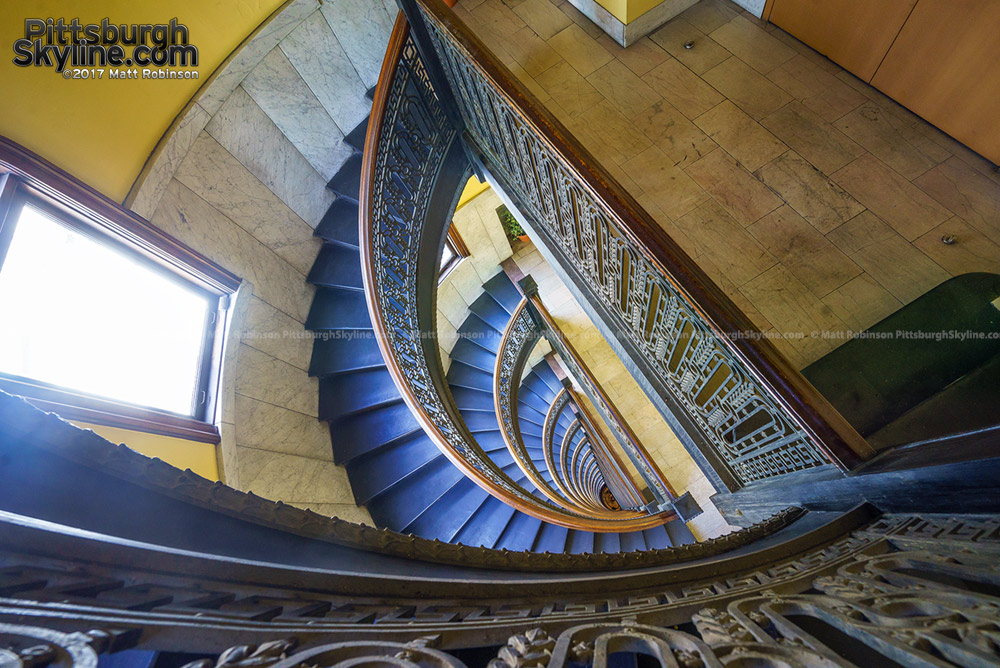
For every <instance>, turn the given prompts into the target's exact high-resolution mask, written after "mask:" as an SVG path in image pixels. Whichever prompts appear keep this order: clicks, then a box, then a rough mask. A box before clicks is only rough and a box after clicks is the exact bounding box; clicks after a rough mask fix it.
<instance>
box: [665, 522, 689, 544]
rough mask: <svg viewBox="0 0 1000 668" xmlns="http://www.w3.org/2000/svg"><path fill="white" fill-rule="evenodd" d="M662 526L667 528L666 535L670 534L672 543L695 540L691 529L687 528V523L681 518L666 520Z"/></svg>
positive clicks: (685, 542)
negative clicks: (671, 520)
mask: <svg viewBox="0 0 1000 668" xmlns="http://www.w3.org/2000/svg"><path fill="white" fill-rule="evenodd" d="M664 527H665V528H666V530H667V535H668V536H670V543H671V544H672V545H688V544H690V543H695V542H697V541H696V540H695V537H694V534H693V533H691V529H688V526H687V524H685V523H684V522H682V521H681V520H674V521H673V522H667V523H666V524H665V525H664Z"/></svg>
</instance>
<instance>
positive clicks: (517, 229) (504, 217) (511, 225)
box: [497, 204, 527, 237]
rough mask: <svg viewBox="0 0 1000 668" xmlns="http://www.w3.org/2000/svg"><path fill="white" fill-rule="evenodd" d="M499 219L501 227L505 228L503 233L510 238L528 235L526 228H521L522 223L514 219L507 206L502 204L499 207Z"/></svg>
mask: <svg viewBox="0 0 1000 668" xmlns="http://www.w3.org/2000/svg"><path fill="white" fill-rule="evenodd" d="M497 217H498V218H500V225H501V226H503V231H504V232H506V233H507V234H508V235H509V236H511V237H523V236H525V235H526V234H527V232H525V231H524V228H523V227H521V223H519V222H517V219H516V218H514V216H513V214H511V212H510V211H509V210H508V209H507V207H506V206H504V205H502V204H501V205H500V206H498V207H497Z"/></svg>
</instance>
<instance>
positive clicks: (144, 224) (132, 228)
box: [0, 137, 240, 443]
mask: <svg viewBox="0 0 1000 668" xmlns="http://www.w3.org/2000/svg"><path fill="white" fill-rule="evenodd" d="M11 179H13V182H12V181H11ZM0 185H2V191H0V264H2V260H3V257H2V255H3V252H5V249H6V243H7V242H9V237H10V235H11V234H12V231H13V228H14V226H13V225H11V224H7V223H9V222H10V221H7V220H6V219H7V217H8V213H9V208H10V206H11V204H12V202H20V201H22V199H24V200H26V201H31V202H32V204H33V205H37V206H40V207H42V208H44V209H46V210H49V211H51V212H52V214H53V215H55V216H57V217H59V218H60V219H61V220H63V221H64V222H65V223H66V224H67V225H70V226H72V227H74V228H76V229H78V230H79V231H80V232H81V233H83V234H89V235H97V236H100V237H102V238H108V239H111V240H112V241H114V242H115V243H116V244H117V245H118V246H119V247H120V248H121V250H122V251H123V252H128V253H135V254H137V255H138V256H140V257H141V258H143V260H144V261H148V262H150V263H152V264H153V265H155V266H157V267H160V268H162V269H164V270H166V271H168V272H170V273H171V274H173V275H175V276H178V277H180V278H181V279H182V280H184V281H185V282H186V283H188V284H190V285H192V287H195V288H197V289H200V290H202V291H204V292H206V293H208V294H209V295H214V296H215V297H217V298H218V301H219V308H218V309H217V310H216V312H215V314H214V315H215V317H214V319H213V320H212V321H211V323H209V324H207V325H206V326H207V327H208V333H207V334H206V342H205V346H206V348H205V354H204V359H203V362H202V368H201V370H200V371H199V378H200V383H201V389H203V390H204V391H205V401H204V402H203V406H204V408H203V409H202V410H200V411H199V414H198V415H197V416H182V415H176V414H173V413H168V412H165V411H159V410H156V409H152V408H146V407H142V406H137V405H134V404H129V403H126V402H121V401H116V400H112V399H106V398H102V397H97V396H94V395H90V394H87V393H85V392H80V391H76V390H72V389H69V388H62V387H58V386H55V385H52V384H49V383H44V382H41V381H37V380H33V379H30V378H23V377H18V376H13V375H8V374H3V373H0V389H3V390H5V391H7V392H10V393H11V394H17V395H19V396H23V397H25V398H26V399H27V400H28V401H30V402H31V403H33V404H34V405H36V406H38V407H39V408H42V409H44V410H47V411H52V412H55V413H58V414H59V415H60V416H61V417H63V418H66V419H74V420H83V421H86V422H91V423H94V424H101V425H106V426H110V427H120V428H123V429H130V430H134V431H141V432H145V433H150V434H158V435H162V436H172V437H175V438H182V439H185V440H191V441H198V442H203V443H218V442H219V440H220V438H219V431H218V428H217V427H216V426H215V425H214V424H212V420H213V418H214V414H213V413H214V411H213V410H212V407H213V406H215V403H216V402H215V399H216V398H217V390H218V388H217V387H216V385H217V381H218V375H219V365H220V363H221V342H222V334H223V333H224V320H225V317H224V316H225V313H224V310H225V307H226V306H227V303H228V297H229V295H231V294H233V293H235V292H236V290H237V289H238V287H239V285H240V279H239V277H237V276H236V275H234V274H232V273H231V272H229V271H227V270H226V269H224V268H222V267H220V266H219V265H217V264H215V263H214V262H212V261H211V260H209V259H208V258H207V257H205V256H203V255H201V254H200V253H198V252H197V251H195V250H194V249H193V248H191V247H189V246H187V245H185V244H183V243H181V242H180V241H178V240H177V239H175V238H173V237H172V236H170V235H168V234H166V233H164V232H163V231H161V230H159V229H158V228H156V227H155V226H153V225H152V224H151V223H150V222H149V221H147V220H145V219H144V218H142V217H141V216H139V215H138V214H136V213H134V212H132V211H130V210H128V209H126V208H124V207H123V206H121V205H120V204H118V203H117V202H115V201H113V200H111V199H110V198H108V197H106V196H104V195H102V194H101V193H99V192H97V191H96V190H94V189H93V188H91V187H90V186H88V185H86V184H85V183H83V182H82V181H80V180H78V179H76V178H75V177H73V176H72V175H70V174H68V173H66V172H65V171H64V170H62V169H60V168H59V167H57V166H55V165H53V164H52V163H51V162H49V161H47V160H45V159H44V158H42V157H41V156H39V155H37V154H35V153H33V152H31V151H29V150H28V149H26V148H25V147H23V146H21V145H20V144H17V143H16V142H13V141H11V140H9V139H7V138H6V137H0ZM150 352H151V354H153V353H154V351H150Z"/></svg>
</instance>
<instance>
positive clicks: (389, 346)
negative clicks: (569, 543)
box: [360, 16, 676, 532]
mask: <svg viewBox="0 0 1000 668" xmlns="http://www.w3.org/2000/svg"><path fill="white" fill-rule="evenodd" d="M445 95H446V91H440V90H435V88H434V84H433V81H432V78H431V76H429V73H428V69H427V67H425V64H424V61H423V60H422V59H421V57H420V54H419V53H418V50H417V45H416V42H415V41H414V39H413V36H412V35H411V32H410V30H409V28H408V26H407V23H406V21H405V19H403V18H402V16H400V18H399V19H398V20H397V23H396V26H395V29H394V31H393V34H392V37H391V40H390V44H389V47H388V50H387V54H386V58H385V61H384V64H383V69H382V73H381V76H380V78H379V84H378V88H377V90H376V94H375V100H374V104H373V107H372V114H371V120H370V122H369V127H368V134H367V136H366V139H365V153H364V158H363V166H362V176H361V189H360V218H361V225H360V243H361V258H362V273H363V276H364V287H365V292H366V296H367V301H368V308H369V312H370V314H371V320H372V323H373V326H374V328H375V331H376V337H377V339H378V342H379V346H380V348H381V351H382V355H383V357H384V358H385V360H386V365H387V367H388V369H389V372H390V374H391V375H392V377H393V381H394V382H395V384H396V386H397V387H398V388H399V390H400V394H401V395H402V396H403V399H404V401H405V402H406V404H407V406H408V407H409V409H410V411H411V412H412V413H413V415H414V416H416V418H417V420H418V421H419V422H420V424H421V427H422V428H423V429H424V431H425V432H426V433H427V434H428V436H429V437H430V438H431V439H432V441H433V442H434V443H435V445H436V446H437V447H438V448H439V449H440V450H441V451H442V453H444V454H445V455H446V456H447V457H448V458H449V460H450V461H451V462H452V463H453V464H454V465H455V466H456V467H458V468H459V470H461V471H462V472H463V473H464V474H465V475H466V476H467V477H469V478H470V479H471V480H473V481H474V482H475V483H476V484H478V485H479V486H480V487H482V488H483V489H485V490H486V491H488V492H489V493H490V494H492V495H494V496H495V497H497V498H499V499H501V500H503V501H504V502H505V503H507V504H509V505H511V506H513V507H514V508H516V509H518V510H520V511H522V512H524V513H526V514H528V515H531V516H532V517H536V518H538V519H541V520H543V521H545V522H550V523H552V524H557V525H559V526H564V527H569V528H573V529H583V530H588V531H597V532H621V531H635V530H640V529H645V528H649V527H652V526H657V525H659V524H663V523H664V522H667V521H669V520H672V519H674V518H675V517H676V515H675V514H674V513H673V512H672V511H668V512H664V513H659V514H656V515H647V514H641V515H638V516H637V514H635V513H619V514H614V515H613V514H611V513H599V512H597V511H589V512H581V511H580V510H579V509H569V508H564V507H562V506H560V505H558V504H556V503H553V502H552V501H551V500H546V499H541V498H538V497H536V496H535V495H533V494H531V493H530V492H528V491H527V490H525V489H524V488H523V487H521V486H520V485H518V484H516V483H515V482H514V481H513V480H511V478H510V477H509V476H507V475H506V474H505V473H504V471H503V470H502V469H501V468H500V466H498V465H497V464H496V463H495V462H493V460H492V459H491V458H490V457H489V456H488V455H486V453H485V452H484V451H483V449H482V448H481V447H480V446H479V444H478V443H477V442H476V439H475V437H474V436H473V434H472V433H471V432H470V431H469V429H468V427H467V426H466V425H465V423H464V421H463V419H462V417H461V415H460V414H459V412H458V409H457V408H456V406H455V402H454V400H453V398H452V397H451V393H450V390H449V388H448V386H447V383H446V381H445V379H444V374H443V372H442V368H441V364H440V362H439V360H438V357H437V355H438V347H437V344H436V341H434V339H433V337H432V336H425V335H424V334H423V333H425V332H428V333H433V332H435V331H436V327H435V313H434V312H433V309H432V305H433V303H434V298H433V290H434V289H435V287H436V282H435V281H434V280H433V278H434V277H435V276H436V267H437V259H438V258H439V257H440V252H441V244H442V243H443V242H444V234H445V230H446V228H447V225H448V221H449V216H450V213H451V211H452V210H453V209H454V202H455V199H456V197H457V193H458V191H459V189H460V185H461V184H462V183H463V180H464V178H467V175H468V160H467V158H466V157H465V154H464V152H463V148H462V145H461V142H460V141H459V139H458V130H457V129H456V126H455V125H454V124H453V122H452V119H451V118H449V115H448V113H447V112H446V110H445V106H444V105H443V104H442V101H441V98H442V97H443V96H445Z"/></svg>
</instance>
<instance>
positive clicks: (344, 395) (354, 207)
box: [306, 121, 694, 553]
mask: <svg viewBox="0 0 1000 668" xmlns="http://www.w3.org/2000/svg"><path fill="white" fill-rule="evenodd" d="M366 128H367V121H366V122H365V123H363V124H362V125H361V126H359V127H358V128H357V129H356V130H355V131H353V132H351V133H350V134H349V135H348V136H347V137H346V138H345V141H347V142H348V143H349V144H350V145H351V146H352V148H353V149H354V150H355V154H354V155H353V156H352V157H351V158H349V159H348V160H347V161H346V162H345V163H344V164H343V166H342V167H341V168H340V170H339V171H338V173H337V174H336V175H335V176H334V177H333V178H332V179H331V180H330V182H329V184H328V188H330V190H332V191H333V192H334V193H335V194H336V196H337V198H336V200H335V201H334V202H333V204H332V205H331V206H330V209H329V211H328V212H327V214H326V216H325V217H324V219H323V221H322V223H321V224H320V225H319V226H318V227H317V228H316V234H317V235H318V236H319V237H321V238H322V239H323V242H324V244H323V248H322V250H321V252H320V254H319V256H318V257H317V259H316V262H315V264H314V265H313V268H312V271H311V272H310V273H309V277H308V278H309V281H310V282H311V283H313V284H314V285H316V287H317V290H316V295H315V297H314V300H313V305H312V309H311V311H310V314H309V318H308V320H307V323H306V326H307V327H308V328H309V329H310V330H312V331H313V332H314V333H315V334H316V339H315V343H314V346H313V357H312V362H311V365H310V374H311V375H313V376H316V377H318V378H319V382H320V415H319V417H320V419H321V420H326V421H329V424H330V435H331V442H332V445H333V454H334V461H335V462H336V463H338V464H342V465H344V466H345V467H346V469H347V472H348V476H349V478H350V482H351V488H352V490H353V492H354V496H355V501H356V502H357V503H358V504H359V505H365V506H366V507H367V508H368V511H369V513H370V514H371V517H372V520H373V521H374V522H375V523H376V525H377V526H379V527H386V528H389V529H392V530H393V531H398V532H401V533H412V534H414V535H417V536H421V537H424V538H430V539H438V540H441V541H444V542H452V543H462V544H465V545H476V546H484V547H490V548H497V549H502V548H506V549H508V550H518V551H523V550H528V551H536V552H546V551H548V552H553V553H557V552H573V553H580V552H602V551H603V552H617V551H619V550H620V549H622V546H623V545H624V546H627V547H628V549H629V550H631V549H647V548H653V547H657V548H658V547H669V546H672V545H681V544H685V543H689V542H693V541H694V536H693V535H692V534H691V532H690V530H689V529H688V528H687V526H686V525H685V524H684V523H683V522H682V521H681V520H679V519H674V520H671V521H670V522H668V523H666V524H665V525H661V526H657V527H653V528H648V529H643V530H639V531H635V532H627V533H621V534H619V533H618V532H593V531H583V530H576V529H569V528H566V527H561V526H556V525H553V524H550V523H547V522H543V521H542V520H540V519H537V518H535V517H531V516H529V515H527V514H525V513H523V512H520V511H518V510H516V509H514V508H513V507H511V506H510V505H508V504H506V503H504V502H503V501H501V500H500V499H498V498H496V497H494V496H492V495H490V494H489V493H487V492H486V491H484V490H483V489H481V488H480V487H479V486H478V485H476V484H475V483H474V482H473V481H471V480H470V479H468V478H467V477H466V476H465V475H463V473H462V472H461V471H460V470H459V469H458V468H456V467H455V466H454V465H453V464H452V463H451V462H450V461H449V459H448V458H447V457H446V456H445V455H444V454H442V452H441V451H440V450H439V449H438V448H437V447H436V446H435V444H434V443H433V442H432V441H431V439H430V438H429V437H428V436H427V435H426V434H425V432H424V431H423V429H422V428H421V427H420V424H419V422H418V421H417V419H416V418H415V417H414V416H413V415H412V413H411V412H410V410H409V408H408V406H407V405H406V403H405V402H404V401H403V398H402V396H401V395H400V393H399V391H398V389H397V387H396V385H395V384H394V382H393V379H392V376H391V374H390V373H389V371H388V369H387V367H386V364H385V361H384V360H383V358H382V355H381V353H380V351H379V347H378V343H377V341H376V337H375V331H374V328H373V326H372V323H371V319H370V315H369V311H368V307H367V304H366V302H365V294H364V291H363V279H362V268H361V261H360V256H359V253H360V250H359V239H358V222H357V221H358V215H359V212H358V206H359V190H360V184H361V167H362V160H361V153H360V151H361V150H362V149H363V142H364V139H363V138H364V134H365V129H366ZM482 289H483V292H482V294H481V295H480V296H479V298H478V299H476V300H475V302H474V303H473V304H472V305H471V307H470V310H471V313H470V314H469V315H468V317H467V318H466V320H465V321H464V322H463V323H462V325H461V327H460V328H459V330H458V335H459V340H458V341H457V343H456V344H455V346H454V348H453V349H452V351H451V364H450V367H449V371H448V374H447V382H448V386H449V390H450V392H451V395H452V397H453V398H454V401H455V405H456V407H457V408H458V410H459V412H460V414H461V416H462V419H463V420H464V421H465V423H466V425H467V426H468V428H469V429H470V431H471V432H472V433H473V434H474V437H475V439H476V441H477V443H478V444H479V446H480V447H481V448H482V449H483V451H484V452H485V453H486V455H487V456H488V457H489V458H490V459H491V460H492V461H493V462H494V463H495V464H496V465H497V466H498V467H499V468H500V469H501V470H503V471H504V473H506V474H508V475H509V476H510V477H511V478H512V479H513V480H514V481H515V482H516V483H517V484H519V485H521V486H523V487H524V488H525V489H527V490H528V491H530V492H532V493H533V494H535V495H536V496H538V497H540V498H541V494H540V492H539V491H538V490H537V489H536V488H535V487H534V486H533V485H532V484H531V482H530V480H528V479H527V478H526V477H525V476H524V474H523V473H522V472H521V471H520V469H519V468H518V466H517V465H516V463H515V462H514V460H513V457H512V456H511V454H510V453H509V452H508V449H507V447H506V444H505V442H504V440H503V438H502V436H501V433H500V429H499V427H498V425H497V418H496V415H495V413H494V400H493V384H494V383H493V372H494V366H495V363H496V356H497V351H498V349H499V346H500V342H501V339H502V337H503V331H504V329H505V328H506V326H507V324H508V321H509V320H510V317H511V314H512V313H513V311H514V309H515V308H516V307H517V305H518V303H519V302H520V301H521V299H522V295H521V294H520V292H519V291H518V289H517V288H516V287H515V286H514V284H513V283H511V281H510V279H509V278H508V277H507V276H506V274H504V273H503V272H499V273H497V274H496V275H495V276H493V277H492V278H491V279H490V280H488V281H487V282H486V283H485V284H484V285H483V286H482ZM559 389H561V386H560V385H559V381H558V380H557V379H556V377H555V375H554V374H553V372H552V371H551V370H549V369H548V368H547V367H545V365H544V364H540V365H536V366H535V368H533V369H532V370H531V371H530V372H529V373H528V374H526V375H525V378H524V380H523V383H522V384H521V391H520V393H519V397H518V399H519V403H518V408H519V416H520V427H521V432H522V435H523V436H524V438H525V440H526V443H527V444H528V447H529V449H530V451H531V453H532V457H533V460H534V461H535V462H536V464H537V465H538V466H539V468H540V469H541V470H544V469H545V462H544V457H543V454H542V443H541V437H542V433H541V430H542V423H543V422H544V418H545V415H546V413H547V411H548V410H549V407H550V405H551V403H552V401H553V399H554V398H555V395H556V393H557V392H558V390H559ZM566 426H567V425H563V427H562V431H560V432H559V435H560V437H561V436H562V435H563V434H564V433H565V427H566ZM580 438H582V434H581V435H579V436H577V439H580ZM580 463H581V465H582V460H581V462H580ZM545 475H546V476H548V477H547V480H548V482H549V483H552V477H551V475H550V474H549V473H548V472H547V471H546V473H545Z"/></svg>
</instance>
